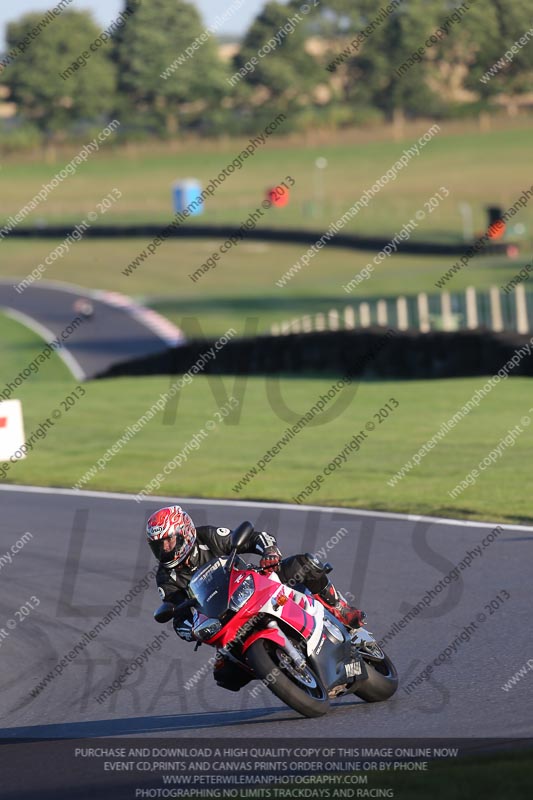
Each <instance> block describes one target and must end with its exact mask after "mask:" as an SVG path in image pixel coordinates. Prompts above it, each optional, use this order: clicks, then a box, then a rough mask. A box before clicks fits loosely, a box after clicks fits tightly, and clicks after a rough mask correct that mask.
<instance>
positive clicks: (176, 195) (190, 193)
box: [172, 178, 204, 217]
mask: <svg viewBox="0 0 533 800" xmlns="http://www.w3.org/2000/svg"><path fill="white" fill-rule="evenodd" d="M201 194H202V186H201V184H200V182H199V181H197V180H195V179H194V178H185V179H184V180H181V181H176V182H175V183H174V184H173V185H172V202H173V205H174V212H175V213H176V214H178V213H179V212H180V211H185V210H186V209H187V208H189V206H190V205H191V203H192V202H194V200H196V199H197V198H198V197H199V196H200V195H201ZM203 210H204V204H203V201H201V202H200V204H197V205H196V206H195V208H194V209H193V210H191V212H190V216H191V217H196V216H198V215H199V214H202V213H203Z"/></svg>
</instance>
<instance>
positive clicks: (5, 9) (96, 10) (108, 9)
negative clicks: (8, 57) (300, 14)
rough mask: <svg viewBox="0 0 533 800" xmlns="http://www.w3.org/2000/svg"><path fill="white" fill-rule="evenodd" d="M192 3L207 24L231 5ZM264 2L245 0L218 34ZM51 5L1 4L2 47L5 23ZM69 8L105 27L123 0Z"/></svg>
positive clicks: (81, 0) (29, 0) (238, 29)
mask: <svg viewBox="0 0 533 800" xmlns="http://www.w3.org/2000/svg"><path fill="white" fill-rule="evenodd" d="M149 1H150V0H148V2H149ZM191 2H192V5H193V6H196V8H198V9H199V11H200V13H201V14H202V16H203V18H204V20H205V22H206V24H209V22H211V21H212V20H214V19H216V18H217V16H219V15H221V14H223V13H224V11H226V10H227V9H228V8H229V7H230V6H231V4H232V0H191ZM265 2H266V0H245V3H244V4H243V5H242V7H241V8H240V9H239V10H238V11H237V12H236V13H235V14H234V15H233V16H232V17H231V18H230V19H228V20H227V21H226V23H225V24H224V25H223V26H221V28H220V33H243V32H244V31H245V30H246V29H247V27H248V26H249V24H250V22H251V21H252V20H253V19H254V17H256V16H257V13H258V12H259V11H260V10H261V9H262V8H263V6H264V5H265ZM280 2H282V3H284V2H286V0H280ZM54 5H55V2H54V0H16V2H2V3H0V46H1V47H3V46H4V43H5V40H4V33H5V27H6V23H8V22H10V21H11V20H15V19H18V17H20V16H22V14H26V13H27V12H28V11H42V12H46V11H47V10H48V9H49V8H53V7H54ZM70 7H71V8H77V9H89V10H91V11H92V12H93V15H94V16H95V17H96V19H97V20H98V22H99V23H101V25H102V29H104V28H105V27H106V26H107V25H108V24H109V23H110V22H111V21H112V20H114V19H115V18H116V17H117V16H118V14H119V12H120V11H122V9H123V8H124V0H74V2H73V3H72V4H71V6H70Z"/></svg>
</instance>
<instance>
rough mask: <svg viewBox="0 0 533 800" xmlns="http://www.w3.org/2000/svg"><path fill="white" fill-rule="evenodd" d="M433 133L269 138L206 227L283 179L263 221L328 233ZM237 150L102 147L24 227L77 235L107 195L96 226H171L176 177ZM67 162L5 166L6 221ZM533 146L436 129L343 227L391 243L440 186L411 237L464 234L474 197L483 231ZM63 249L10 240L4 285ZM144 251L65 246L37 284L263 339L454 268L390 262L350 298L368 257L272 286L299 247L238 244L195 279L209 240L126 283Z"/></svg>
mask: <svg viewBox="0 0 533 800" xmlns="http://www.w3.org/2000/svg"><path fill="white" fill-rule="evenodd" d="M428 128H429V123H427V124H425V123H424V124H422V125H421V124H418V125H417V126H416V127H413V128H412V130H411V131H410V132H409V134H408V135H407V134H406V138H405V139H403V140H402V141H401V142H393V141H390V138H387V136H389V135H390V134H387V135H385V132H384V130H378V131H377V132H376V135H375V137H374V139H372V138H371V137H370V135H369V133H368V132H367V133H366V134H364V135H363V134H361V135H359V138H358V135H356V134H353V137H352V138H353V141H351V140H350V137H349V136H347V135H346V136H345V137H344V138H343V137H340V138H339V139H338V141H336V142H333V143H330V144H327V145H323V146H318V145H316V144H308V145H307V146H305V145H303V144H302V142H301V141H294V142H292V141H291V140H283V139H282V140H277V139H275V138H273V139H271V140H269V141H268V143H267V145H266V146H265V147H263V148H262V149H261V150H260V151H259V152H257V154H256V156H255V157H254V158H253V159H249V160H248V161H245V162H244V165H243V168H242V170H240V171H237V172H235V173H233V175H231V176H230V177H229V178H228V179H227V180H226V182H225V183H224V184H223V185H222V186H221V187H220V188H219V190H218V191H217V193H216V194H215V195H214V197H213V198H212V199H211V200H210V201H209V202H208V203H207V206H206V213H205V215H204V216H203V217H201V218H200V219H201V220H202V221H206V222H234V223H240V222H242V221H243V220H244V219H246V217H247V216H248V214H249V213H250V212H251V211H252V210H253V209H255V208H256V207H257V206H258V205H259V204H260V202H261V200H262V198H263V197H264V191H265V188H266V187H267V186H269V185H272V184H273V183H276V182H277V181H278V180H282V179H283V178H284V176H285V175H287V174H291V175H292V176H293V177H294V179H295V180H296V186H295V188H294V190H293V192H292V202H291V204H290V205H289V206H288V208H287V209H284V210H280V209H271V210H270V211H269V212H267V213H266V214H265V217H264V218H263V220H262V221H261V222H260V223H259V224H260V225H261V224H267V225H274V226H280V227H290V226H294V225H298V226H302V225H303V226H309V227H312V228H316V229H318V230H323V229H325V228H326V227H327V225H329V223H330V222H331V221H333V220H335V219H337V218H338V217H339V215H342V213H344V211H345V210H346V209H347V208H349V207H350V206H351V205H352V204H353V203H354V202H355V201H356V200H357V199H358V198H359V197H360V196H361V194H362V193H363V191H364V190H365V188H367V186H369V185H371V184H372V183H373V182H374V181H375V179H376V178H377V177H379V176H380V175H382V174H383V173H384V171H386V170H387V169H388V168H389V167H390V166H391V164H392V163H394V161H395V159H396V158H397V157H398V155H399V154H400V153H401V152H402V151H403V150H404V149H405V148H407V147H409V146H410V145H411V144H412V143H413V142H415V141H416V140H417V139H418V137H419V136H420V135H421V134H422V133H424V132H425V131H426V130H427V129H428ZM243 144H244V142H230V141H228V142H222V143H218V144H213V143H212V144H207V143H203V144H196V145H194V146H193V145H190V146H188V145H183V146H181V148H180V149H176V150H175V151H171V150H168V149H167V152H166V153H165V154H163V153H162V152H161V150H160V149H157V148H156V149H155V151H154V152H153V153H151V152H150V151H149V150H148V149H143V148H121V149H119V150H117V151H115V150H113V149H112V147H111V146H109V145H108V146H107V147H106V146H104V147H102V149H101V151H100V152H99V153H97V154H95V155H94V156H92V157H91V158H90V159H89V161H88V162H87V164H85V165H84V166H82V167H80V169H79V171H78V173H77V174H76V175H74V176H72V177H69V178H67V179H66V180H65V181H64V182H63V183H62V184H61V185H60V186H59V187H58V188H57V189H55V190H54V191H53V192H52V193H51V195H50V196H49V197H48V198H47V200H46V202H44V203H42V204H41V205H40V206H39V208H38V209H37V210H36V211H35V212H33V213H32V215H31V216H30V217H29V218H28V220H27V222H28V223H34V224H35V223H40V222H48V223H52V222H56V223H57V222H61V223H64V224H66V223H68V224H70V225H72V226H74V225H75V224H77V223H79V222H80V221H81V220H82V219H84V218H86V217H87V214H88V213H89V212H90V211H93V210H95V209H96V204H97V203H98V202H99V201H101V199H102V198H103V197H104V196H105V195H107V194H108V193H109V192H110V191H111V190H112V188H113V187H117V188H119V189H120V191H121V192H122V193H123V197H122V199H121V200H119V201H118V202H117V203H116V204H115V205H114V206H113V207H112V208H111V209H110V210H109V211H108V212H107V213H106V215H105V216H102V217H101V218H100V219H99V222H101V223H103V224H107V223H112V222H135V221H137V222H141V221H143V222H145V221H154V222H157V221H159V222H161V223H163V222H165V221H168V220H169V219H170V218H171V212H170V188H169V187H170V183H171V182H172V180H173V179H175V178H178V177H180V176H181V177H184V176H187V175H196V176H198V177H200V179H201V180H202V181H203V182H204V184H206V183H207V182H208V181H209V179H210V178H211V177H212V176H213V175H215V174H217V172H218V171H219V170H220V169H222V168H223V167H224V166H225V165H226V164H227V163H229V162H230V161H231V159H232V158H233V157H234V156H235V154H236V153H238V152H239V150H240V148H241V147H242V146H243ZM75 152H76V151H75V150H73V151H72V152H68V153H64V154H62V155H61V157H58V159H57V162H56V163H55V164H45V163H35V162H34V161H31V162H30V161H27V160H26V161H24V160H18V161H17V160H15V161H11V162H10V163H6V164H4V165H3V171H2V174H3V178H4V180H5V181H6V182H9V185H10V192H9V195H7V196H6V197H5V198H4V202H3V212H2V213H3V214H4V215H5V217H6V218H7V216H9V215H10V214H14V213H16V212H17V210H18V209H20V208H21V207H22V206H23V205H25V204H26V203H27V202H28V201H29V200H30V199H31V198H32V197H33V196H34V194H35V193H36V191H38V189H39V188H40V187H41V185H42V183H43V182H46V181H48V180H50V179H51V178H52V176H53V175H54V174H55V173H56V172H57V171H58V169H60V168H61V167H62V166H63V165H64V164H66V163H68V161H69V160H70V158H72V156H73V155H74V154H75ZM531 154H532V144H531V136H530V130H529V127H528V126H527V125H526V123H525V122H524V120H519V121H518V122H515V123H514V125H513V126H510V125H509V124H506V125H503V123H501V124H500V127H495V129H494V130H493V131H492V132H489V133H485V134H482V135H480V133H479V131H478V130H476V129H471V128H468V127H466V128H464V129H461V131H459V130H458V129H456V127H454V125H452V124H449V123H446V124H445V123H443V125H442V133H441V134H439V135H438V136H437V137H436V138H435V139H434V140H433V141H431V142H430V143H429V144H428V146H427V147H426V148H425V149H424V150H422V152H421V155H420V156H419V157H418V158H415V159H414V160H413V161H412V162H411V163H410V164H409V165H408V167H407V168H406V169H405V170H404V171H402V172H401V173H399V175H398V178H397V180H396V181H395V182H393V183H391V184H389V185H388V186H386V187H385V188H384V189H382V190H381V192H380V193H379V194H378V195H377V196H376V197H375V199H374V200H373V201H372V203H371V204H370V205H369V207H368V208H367V209H366V210H363V211H361V212H360V214H359V215H358V216H357V217H356V218H355V219H354V220H353V221H352V222H350V223H348V225H347V226H346V229H345V230H346V231H353V232H358V233H364V234H378V235H380V236H386V235H389V234H390V235H391V236H392V235H394V234H395V233H396V232H397V231H399V230H400V229H401V228H402V226H403V225H404V224H405V223H406V222H407V221H408V220H409V219H410V218H411V217H412V216H413V215H414V214H415V212H416V211H417V210H418V209H420V208H424V202H425V201H427V200H429V198H430V197H431V196H432V195H433V194H434V193H435V192H436V191H438V190H439V187H441V186H442V185H445V186H447V187H448V188H449V190H450V196H449V197H448V198H447V199H446V200H444V201H443V202H442V203H441V205H440V206H439V208H438V209H437V210H436V211H434V212H433V213H431V214H429V213H428V215H427V217H426V219H425V220H423V221H422V222H421V223H420V226H419V228H418V229H417V230H416V231H415V232H414V234H413V237H415V236H416V237H419V238H426V237H427V238H432V237H437V238H440V239H448V240H455V241H459V240H460V239H461V220H460V213H459V204H460V203H462V202H469V203H471V204H472V207H473V209H474V222H475V228H476V230H482V229H483V227H484V224H485V210H484V209H485V206H486V205H487V204H489V203H501V204H502V205H503V206H509V205H511V204H512V203H513V202H514V201H515V199H516V198H517V197H518V196H519V195H520V192H521V191H522V190H523V189H525V188H527V186H529V185H530V183H531V181H529V182H528V179H527V175H526V174H525V171H524V166H523V165H524V164H527V163H529V161H530V159H531ZM319 155H322V156H326V157H327V158H328V162H329V166H328V168H327V170H325V174H324V181H325V183H324V187H325V197H326V202H325V207H324V209H323V210H322V212H319V210H318V209H315V212H316V213H315V216H312V215H311V212H312V205H313V197H314V191H315V189H314V180H315V176H314V172H315V168H314V162H315V159H316V157H317V156H319ZM532 214H533V204H532V206H531V208H529V207H528V208H526V209H525V210H524V211H523V212H521V213H520V214H519V215H517V216H516V217H515V218H514V221H516V222H521V223H523V224H525V225H526V226H528V225H529V223H530V221H531V219H532ZM58 244H59V242H58V241H56V240H44V239H35V240H20V239H19V240H16V239H11V240H10V239H4V240H3V241H1V242H0V248H1V249H2V254H3V258H2V260H1V263H0V276H1V277H4V278H5V277H13V278H17V280H20V279H21V278H23V277H25V276H26V275H28V274H29V273H31V271H32V270H33V269H35V268H36V267H37V265H39V264H41V263H43V262H44V259H45V258H46V257H47V255H48V254H49V253H50V252H51V251H52V250H53V249H54V248H55V247H56V246H57V245H58ZM147 244H148V241H146V240H143V239H128V240H124V239H117V240H107V241H106V240H100V241H91V240H87V241H81V242H79V243H76V244H74V245H72V246H71V249H70V251H69V252H68V254H66V255H65V256H64V257H63V258H60V259H58V260H56V261H55V262H54V263H53V264H52V265H51V266H49V267H48V268H47V270H46V272H45V273H44V275H43V278H44V279H48V280H64V281H70V282H72V283H76V284H79V285H81V286H86V287H88V288H93V287H98V288H104V289H110V290H116V291H122V292H125V293H126V294H129V295H132V296H134V297H140V298H143V299H144V300H146V302H148V303H149V304H152V305H154V307H156V308H157V309H158V310H160V311H162V313H165V314H167V315H168V316H169V317H170V318H172V319H173V320H174V321H176V322H177V323H178V324H179V325H181V326H182V327H184V329H185V330H186V331H189V330H192V329H194V325H195V324H196V323H195V322H194V320H192V321H191V320H190V319H188V318H191V317H193V318H194V317H197V318H199V321H200V324H201V326H202V329H203V330H204V331H205V332H206V333H208V334H214V333H219V332H223V331H224V330H226V329H227V328H228V327H230V326H234V327H235V328H236V329H237V330H238V331H239V332H241V331H242V330H244V319H245V318H246V317H251V318H254V319H256V320H257V322H256V323H255V322H254V323H252V322H251V323H250V324H257V326H258V329H259V330H261V331H266V330H268V329H269V327H270V325H271V324H272V323H273V322H279V321H284V320H287V319H291V318H293V317H297V316H301V315H303V314H306V313H313V312H317V311H327V310H328V309H329V308H337V309H341V308H342V307H343V306H344V305H346V303H347V302H348V303H349V302H350V301H353V300H358V299H362V298H367V297H390V296H395V295H398V294H416V293H417V292H419V291H428V292H435V291H436V289H435V286H434V284H435V281H437V280H438V279H439V278H440V277H441V276H442V274H443V273H444V272H446V270H448V269H449V268H450V266H451V265H452V263H453V262H454V261H455V258H452V257H427V256H398V255H392V256H391V257H390V258H387V259H386V260H385V261H384V262H382V264H381V265H380V266H377V267H375V271H374V273H373V274H372V276H371V277H370V278H369V279H368V280H366V281H364V282H363V283H361V284H360V285H359V286H358V287H357V288H356V289H355V290H354V291H353V293H352V294H350V295H348V294H346V293H345V292H344V291H343V289H342V287H343V285H345V284H346V283H348V282H349V281H350V280H351V279H352V278H353V277H354V275H356V274H357V273H359V272H360V271H361V269H363V268H364V267H365V266H366V265H367V264H368V263H370V262H371V261H372V258H373V257H374V255H375V253H373V252H355V251H350V250H346V249H338V248H333V247H329V248H325V249H324V250H322V251H321V252H320V254H319V255H317V256H316V257H315V258H314V259H313V260H312V261H311V263H310V264H309V265H308V266H307V267H305V268H303V269H302V270H301V271H300V272H299V273H298V275H296V277H294V278H293V279H292V280H291V281H290V282H289V283H288V284H287V285H286V286H285V287H283V288H279V287H278V286H276V281H277V280H278V279H279V278H281V276H282V275H283V274H284V273H285V272H286V270H288V269H289V268H290V267H291V266H292V265H293V264H295V263H296V262H297V261H298V259H299V258H300V256H301V255H302V254H303V253H304V252H305V251H306V250H307V247H306V246H300V245H275V244H270V243H263V242H260V241H256V242H243V243H241V244H240V245H238V246H237V247H235V248H234V249H233V250H231V251H230V252H229V253H227V254H226V255H225V256H223V257H222V258H221V260H220V261H219V263H218V264H217V266H216V269H214V270H211V271H209V272H207V273H206V274H205V275H204V276H202V277H201V278H200V279H199V280H198V281H197V282H196V283H193V282H192V281H191V279H190V278H189V275H190V274H191V273H193V272H194V271H195V270H196V269H198V267H200V265H201V264H202V263H204V262H205V261H206V260H207V259H208V258H209V257H210V255H211V254H212V253H213V252H214V251H216V250H217V248H218V247H219V246H220V244H221V242H219V241H217V240H213V239H208V240H202V241H198V240H187V239H184V240H171V241H167V242H166V243H165V244H164V245H162V246H161V247H160V248H159V249H158V250H157V251H156V254H155V255H154V256H153V257H152V258H150V259H149V260H148V261H146V262H145V263H144V264H142V265H141V266H140V267H139V269H138V270H137V271H136V272H135V273H134V274H133V275H131V276H129V277H127V276H124V275H123V274H122V270H123V269H124V268H125V267H126V266H127V265H128V264H129V263H130V262H131V261H132V260H133V259H135V257H136V256H137V255H138V253H139V252H140V251H142V250H143V249H144V248H145V247H146V246H147ZM528 258H529V249H528V247H527V246H526V245H524V249H523V252H522V254H521V257H520V258H518V259H517V260H509V259H507V258H505V257H503V256H500V257H490V258H476V259H474V260H472V261H471V262H470V264H469V266H468V267H467V268H465V269H463V270H462V271H461V272H460V273H459V274H458V275H456V276H455V277H454V278H453V280H452V281H451V282H450V284H449V288H450V290H451V291H461V290H463V289H464V288H465V287H466V286H469V285H473V286H476V287H479V288H487V287H489V286H491V285H497V286H498V285H502V284H503V283H506V282H507V281H508V280H509V279H510V278H511V277H512V276H513V275H514V274H515V273H516V272H517V271H518V270H519V269H520V268H521V267H522V266H523V265H524V264H525V263H527V261H528Z"/></svg>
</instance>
